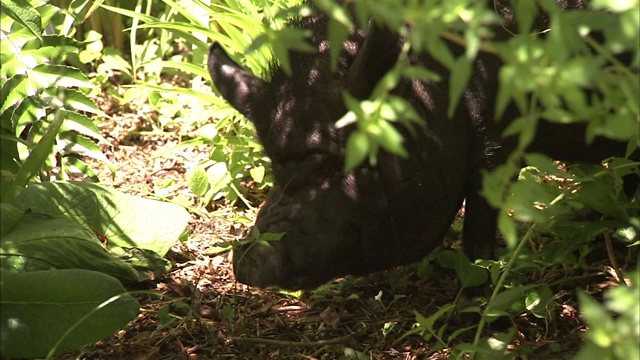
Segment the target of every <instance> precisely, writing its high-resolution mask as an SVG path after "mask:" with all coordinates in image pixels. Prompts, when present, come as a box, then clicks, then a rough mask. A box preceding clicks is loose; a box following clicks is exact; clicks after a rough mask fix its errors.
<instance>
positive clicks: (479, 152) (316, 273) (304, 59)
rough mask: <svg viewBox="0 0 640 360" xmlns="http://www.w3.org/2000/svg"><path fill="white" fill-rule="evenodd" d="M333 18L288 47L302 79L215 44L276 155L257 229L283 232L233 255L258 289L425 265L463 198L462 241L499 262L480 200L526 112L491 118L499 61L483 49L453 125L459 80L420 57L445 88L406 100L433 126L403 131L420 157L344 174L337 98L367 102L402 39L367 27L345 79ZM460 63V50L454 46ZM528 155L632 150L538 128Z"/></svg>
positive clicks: (576, 131) (239, 99) (241, 107)
mask: <svg viewBox="0 0 640 360" xmlns="http://www.w3.org/2000/svg"><path fill="white" fill-rule="evenodd" d="M326 22H327V19H326V16H325V15H323V14H316V15H313V16H310V17H307V18H303V19H301V20H299V24H298V25H299V26H300V27H302V28H308V29H311V30H312V33H313V36H312V37H311V39H310V42H311V43H312V44H313V45H314V46H315V47H317V48H318V50H319V52H318V53H314V54H309V53H300V52H295V51H292V52H290V59H291V64H292V67H293V68H292V71H293V73H292V75H291V76H287V75H286V74H285V73H284V72H283V71H282V70H281V69H280V68H278V67H277V66H274V70H273V73H272V74H271V76H270V78H269V79H268V80H263V79H260V78H258V77H256V76H254V75H253V74H251V73H249V72H247V71H246V70H244V69H243V68H241V67H240V66H239V65H238V64H236V63H235V62H234V61H232V60H231V59H230V58H229V56H228V55H227V54H226V53H225V52H224V50H223V49H222V48H221V47H220V45H218V44H213V46H211V49H210V52H209V63H208V66H209V72H210V73H211V76H212V79H213V82H214V84H215V86H216V87H217V89H218V90H219V92H220V94H222V96H223V97H224V98H225V99H226V100H227V101H229V103H230V104H231V105H232V106H233V107H235V108H236V109H237V110H238V111H240V112H241V113H242V114H243V115H245V116H246V117H247V118H248V119H250V120H251V121H252V122H253V123H254V124H255V127H256V130H257V133H258V137H259V139H260V140H261V141H262V143H263V145H264V149H265V151H266V153H267V155H268V156H269V158H270V159H271V161H272V166H273V173H274V176H275V183H276V186H275V187H274V188H273V189H272V190H271V192H270V194H269V198H268V200H267V201H266V204H265V205H264V206H263V207H262V209H261V210H260V212H259V214H258V219H257V222H256V225H255V226H256V227H257V228H258V229H259V230H260V232H261V233H265V232H275V233H280V232H284V233H285V235H284V237H283V238H282V239H281V240H279V241H274V242H272V243H271V246H269V247H267V246H263V245H260V244H258V243H251V244H248V245H244V246H242V247H239V248H237V249H236V250H235V252H234V267H235V274H236V278H237V279H238V281H240V282H243V283H246V284H249V285H253V286H261V287H263V286H268V285H277V286H280V287H283V288H289V289H300V288H312V287H315V286H317V285H319V284H321V283H323V282H326V281H328V280H330V279H332V278H334V277H337V276H340V275H345V274H368V273H372V272H375V271H378V270H382V269H386V268H389V267H391V266H395V265H400V264H407V263H411V262H414V261H417V260H419V259H420V258H422V257H423V256H425V255H426V254H428V253H429V252H430V251H431V250H433V249H434V248H435V247H436V246H437V245H438V244H439V243H440V242H441V239H442V238H443V235H444V234H445V232H446V231H447V230H448V229H449V227H450V225H451V223H452V221H453V219H454V216H455V214H456V212H457V211H458V209H459V208H460V207H461V205H462V202H463V200H465V199H466V212H465V214H466V215H465V220H464V233H463V238H464V247H465V252H466V254H467V255H468V256H469V257H470V258H478V257H490V256H491V247H492V241H493V239H494V237H495V231H496V211H495V210H494V209H492V208H491V207H489V206H488V204H487V203H486V201H485V200H484V199H483V198H482V197H481V196H480V195H479V194H478V191H479V189H480V186H481V175H480V171H481V170H482V169H492V168H494V167H495V166H497V165H498V164H500V163H502V162H504V161H505V159H506V156H507V155H508V153H509V151H510V150H511V149H512V147H513V141H512V140H510V139H506V140H503V139H501V138H500V136H499V134H500V133H501V131H502V130H503V128H502V127H503V126H505V125H506V124H508V123H509V121H510V120H512V119H514V118H516V117H517V116H518V115H519V113H518V112H517V109H516V108H515V107H514V106H509V107H508V108H507V110H506V111H505V113H504V115H503V117H502V119H497V120H499V121H494V120H496V119H494V107H493V104H494V103H495V98H496V91H497V88H498V84H497V73H498V69H499V66H500V61H499V59H498V58H497V57H494V56H493V55H490V54H480V55H479V57H478V59H477V61H476V62H475V65H474V72H473V75H472V78H471V81H470V82H469V84H468V88H467V89H466V91H465V93H464V95H463V97H462V99H461V101H460V103H459V105H458V107H457V109H456V110H455V113H454V115H453V117H451V118H450V117H448V116H447V105H448V104H449V101H450V99H449V96H448V94H449V89H448V84H449V72H448V70H447V69H446V68H444V67H443V66H442V65H440V64H439V63H438V62H437V61H435V60H434V59H433V58H431V57H429V56H420V57H416V59H414V60H415V62H416V63H417V64H420V65H422V66H425V67H426V68H428V69H430V70H431V71H434V72H436V73H438V74H440V75H442V81H441V82H420V81H415V80H414V81H408V80H407V81H405V83H402V84H401V85H400V86H399V87H398V89H396V90H395V91H396V93H398V94H400V95H401V96H403V97H404V98H405V99H408V100H409V101H410V102H411V103H412V104H413V106H414V107H415V108H416V109H417V111H418V112H419V113H420V114H421V115H422V116H423V117H424V119H425V121H426V124H427V126H425V127H420V128H418V129H417V132H418V134H417V135H408V134H407V135H406V136H405V143H404V145H405V148H406V149H407V150H408V152H409V153H410V154H411V156H410V157H409V158H406V159H405V158H401V157H398V156H395V155H392V154H390V153H387V152H384V151H382V152H381V153H380V154H379V159H378V164H377V165H376V166H371V165H368V164H363V165H361V166H360V167H358V168H357V169H356V170H354V171H352V172H350V173H348V174H344V173H343V172H342V167H343V163H344V153H345V141H346V138H347V136H348V134H349V131H350V130H351V129H350V128H340V129H338V128H336V126H335V123H336V121H337V120H338V119H340V118H341V117H342V116H343V115H344V114H345V113H346V112H347V109H346V107H345V105H344V104H343V100H342V96H341V92H342V91H343V90H346V91H349V92H350V93H351V94H352V95H353V96H355V97H356V98H359V99H366V98H367V97H368V96H369V95H370V94H371V91H372V89H373V87H374V85H375V84H376V83H377V82H378V80H379V79H381V78H382V76H383V75H384V74H385V73H386V72H387V71H388V70H389V69H390V68H391V66H393V64H394V63H395V61H396V59H397V57H398V55H399V53H400V48H401V40H400V39H399V38H398V36H397V35H396V34H394V33H392V32H391V31H388V30H386V29H385V28H382V27H378V26H375V25H371V26H370V28H369V29H368V30H367V31H366V32H365V31H363V30H359V31H355V32H353V33H352V34H351V37H350V38H349V40H348V41H346V42H345V43H344V44H343V51H342V53H341V56H340V65H339V69H338V71H337V72H332V71H331V70H330V68H329V55H328V48H329V44H328V41H327V36H326ZM451 47H452V49H453V50H454V52H455V53H456V54H457V55H460V54H462V53H463V52H464V49H463V48H461V47H457V46H456V45H454V44H451ZM538 134H539V136H538V137H539V139H540V140H538V141H535V142H534V143H533V144H532V145H531V147H530V150H532V151H539V152H545V153H547V154H549V155H550V156H552V157H554V158H557V159H564V160H581V159H586V160H595V161H599V160H601V159H603V158H604V157H606V156H608V155H613V154H615V155H622V154H624V144H617V143H614V142H611V141H608V140H605V139H598V140H597V141H596V142H594V143H592V145H590V146H585V145H584V144H583V139H584V127H583V126H582V125H570V126H566V125H552V124H541V127H540V128H539V130H538Z"/></svg>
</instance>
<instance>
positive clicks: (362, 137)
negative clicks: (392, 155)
mask: <svg viewBox="0 0 640 360" xmlns="http://www.w3.org/2000/svg"><path fill="white" fill-rule="evenodd" d="M370 147H371V145H370V140H369V136H367V134H366V133H364V132H363V131H360V130H354V131H353V132H352V133H351V134H350V135H349V138H348V139H347V149H346V156H345V161H344V168H343V171H344V172H345V173H348V172H350V171H351V170H353V169H355V168H356V167H357V166H358V165H360V164H361V163H362V162H363V161H364V159H365V158H366V157H367V154H368V153H369V149H370Z"/></svg>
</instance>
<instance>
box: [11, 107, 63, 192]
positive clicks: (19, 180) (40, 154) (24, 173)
mask: <svg viewBox="0 0 640 360" xmlns="http://www.w3.org/2000/svg"><path fill="white" fill-rule="evenodd" d="M64 116H65V111H64V110H58V111H57V112H56V115H55V117H54V119H53V121H52V122H51V124H49V126H48V127H47V130H46V132H45V134H44V136H42V138H41V139H40V141H39V142H38V144H37V145H36V146H35V147H34V148H33V150H31V154H29V157H28V158H27V160H25V162H24V163H23V164H22V167H20V170H19V171H18V173H17V174H16V178H15V180H14V182H13V184H14V186H15V187H16V188H24V187H25V186H27V184H28V183H29V181H30V180H31V179H32V178H33V177H34V176H35V174H37V173H38V171H40V169H41V168H42V165H43V164H44V163H45V161H46V160H47V157H48V156H49V154H51V151H52V149H53V144H54V142H55V138H56V136H57V135H58V132H59V131H60V127H61V126H62V122H63V121H64ZM11 198H13V196H12V197H11Z"/></svg>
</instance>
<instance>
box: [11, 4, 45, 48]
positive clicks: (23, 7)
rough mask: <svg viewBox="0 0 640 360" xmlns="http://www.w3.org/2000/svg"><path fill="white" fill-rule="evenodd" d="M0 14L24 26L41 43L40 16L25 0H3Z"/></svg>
mask: <svg viewBox="0 0 640 360" xmlns="http://www.w3.org/2000/svg"><path fill="white" fill-rule="evenodd" d="M1 8H2V12H4V13H6V14H7V15H9V17H10V18H12V19H13V20H14V21H15V22H17V23H18V24H20V25H22V26H24V28H25V29H27V30H29V32H31V34H33V35H34V36H35V37H37V38H38V39H39V40H40V41H42V21H41V19H40V14H39V13H38V10H36V9H35V8H34V7H33V6H31V4H30V3H29V1H27V0H3V1H2V6H1Z"/></svg>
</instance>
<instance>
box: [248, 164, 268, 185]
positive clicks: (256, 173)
mask: <svg viewBox="0 0 640 360" xmlns="http://www.w3.org/2000/svg"><path fill="white" fill-rule="evenodd" d="M265 172H266V169H265V168H264V166H255V167H252V168H251V169H249V174H250V175H251V178H252V179H253V181H255V182H257V183H258V184H261V183H262V180H264V175H265Z"/></svg>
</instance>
